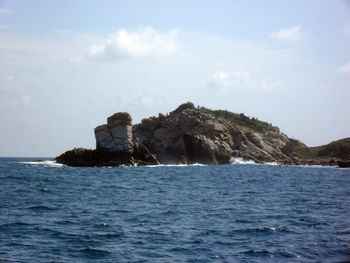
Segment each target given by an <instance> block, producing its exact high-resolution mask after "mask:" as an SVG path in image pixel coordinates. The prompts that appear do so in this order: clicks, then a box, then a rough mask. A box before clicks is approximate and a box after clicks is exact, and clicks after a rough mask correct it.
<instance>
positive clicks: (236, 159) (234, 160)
mask: <svg viewBox="0 0 350 263" xmlns="http://www.w3.org/2000/svg"><path fill="white" fill-rule="evenodd" d="M230 163H231V164H257V163H256V162H254V161H253V160H243V158H241V157H232V158H231V159H230Z"/></svg>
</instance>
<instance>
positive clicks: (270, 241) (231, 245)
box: [0, 158, 350, 262]
mask: <svg viewBox="0 0 350 263" xmlns="http://www.w3.org/2000/svg"><path fill="white" fill-rule="evenodd" d="M349 260H350V169H339V168H330V167H329V168H325V167H322V168H321V167H312V168H311V167H292V166H276V165H242V164H234V165H220V166H199V165H198V166H159V167H143V168H142V167H122V168H70V167H64V166H59V165H55V164H54V163H53V162H50V161H45V162H41V163H33V162H30V160H29V159H14V158H10V159H5V158H1V159H0V262H349Z"/></svg>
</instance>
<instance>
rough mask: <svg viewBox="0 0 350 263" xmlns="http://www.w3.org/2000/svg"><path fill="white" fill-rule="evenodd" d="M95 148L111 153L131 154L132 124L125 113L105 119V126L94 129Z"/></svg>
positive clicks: (129, 117)
mask: <svg viewBox="0 0 350 263" xmlns="http://www.w3.org/2000/svg"><path fill="white" fill-rule="evenodd" d="M95 138H96V148H97V149H104V150H108V151H111V152H132V149H133V145H132V122H131V116H130V115H129V114H128V113H126V112H119V113H115V114H114V115H112V116H110V117H108V118H107V124H104V125H100V126H97V127H96V128H95Z"/></svg>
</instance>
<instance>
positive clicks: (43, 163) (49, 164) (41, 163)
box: [20, 160, 64, 167]
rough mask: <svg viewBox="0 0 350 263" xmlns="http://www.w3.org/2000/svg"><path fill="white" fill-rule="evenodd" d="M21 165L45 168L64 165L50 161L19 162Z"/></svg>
mask: <svg viewBox="0 0 350 263" xmlns="http://www.w3.org/2000/svg"><path fill="white" fill-rule="evenodd" d="M20 163H23V164H29V165H33V166H47V167H62V166H64V164H61V163H57V162H56V161H52V160H42V161H28V162H20Z"/></svg>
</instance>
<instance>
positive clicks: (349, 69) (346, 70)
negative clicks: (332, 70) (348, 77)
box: [338, 62, 350, 74]
mask: <svg viewBox="0 0 350 263" xmlns="http://www.w3.org/2000/svg"><path fill="white" fill-rule="evenodd" d="M338 73H342V74H350V62H349V63H347V64H345V65H343V66H341V67H340V68H339V69H338Z"/></svg>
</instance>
